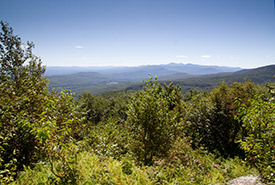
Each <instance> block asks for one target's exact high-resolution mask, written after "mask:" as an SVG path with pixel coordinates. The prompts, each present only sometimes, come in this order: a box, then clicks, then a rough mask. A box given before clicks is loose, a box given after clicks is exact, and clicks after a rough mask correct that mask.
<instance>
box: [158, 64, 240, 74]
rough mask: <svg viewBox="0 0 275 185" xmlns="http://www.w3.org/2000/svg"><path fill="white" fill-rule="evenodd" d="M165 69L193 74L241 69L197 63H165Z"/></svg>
mask: <svg viewBox="0 0 275 185" xmlns="http://www.w3.org/2000/svg"><path fill="white" fill-rule="evenodd" d="M163 67H164V68H165V69H168V70H171V71H177V72H181V73H188V74H191V75H207V74H217V73H225V72H236V71H239V70H241V68H239V67H224V66H204V65H196V64H177V63H170V64H167V65H163Z"/></svg>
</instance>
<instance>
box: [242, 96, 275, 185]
mask: <svg viewBox="0 0 275 185" xmlns="http://www.w3.org/2000/svg"><path fill="white" fill-rule="evenodd" d="M241 113H242V114H243V115H242V116H243V117H242V121H243V126H244V127H245V129H246V131H247V133H248V135H247V136H246V137H244V138H243V139H242V140H241V141H240V142H241V147H242V148H243V149H244V150H245V151H246V154H247V158H248V160H249V161H251V162H252V163H253V164H255V166H256V167H257V168H258V169H259V171H260V173H261V175H262V177H263V178H264V179H266V180H267V181H270V182H272V183H275V103H274V100H273V99H268V100H263V99H262V98H259V97H256V98H255V99H253V100H252V102H251V106H249V107H247V108H246V107H243V108H242V109H241Z"/></svg>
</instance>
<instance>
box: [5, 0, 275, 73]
mask: <svg viewBox="0 0 275 185" xmlns="http://www.w3.org/2000/svg"><path fill="white" fill-rule="evenodd" d="M0 19H1V20H3V21H6V22H8V23H9V25H10V26H11V27H12V28H13V29H14V33H15V34H17V35H18V36H20V37H21V38H22V40H23V41H24V42H25V43H26V42H27V41H33V42H34V44H35V49H34V50H33V52H34V54H35V55H37V56H39V57H40V58H41V60H42V63H43V64H44V65H46V66H138V65H155V64H168V63H171V62H174V63H184V64H186V63H192V64H200V65H218V66H231V67H242V68H255V67H260V66H265V65H270V64H275V13H274V0H0Z"/></svg>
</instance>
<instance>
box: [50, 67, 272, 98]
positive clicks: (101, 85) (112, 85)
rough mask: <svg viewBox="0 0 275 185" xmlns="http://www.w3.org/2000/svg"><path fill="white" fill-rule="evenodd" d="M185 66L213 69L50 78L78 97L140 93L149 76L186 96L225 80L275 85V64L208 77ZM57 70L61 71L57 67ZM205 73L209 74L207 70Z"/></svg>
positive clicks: (106, 71) (107, 71)
mask: <svg viewBox="0 0 275 185" xmlns="http://www.w3.org/2000/svg"><path fill="white" fill-rule="evenodd" d="M164 66H165V67H164ZM184 66H185V67H187V68H188V66H189V70H190V69H191V67H193V69H192V70H195V67H198V71H202V70H203V69H205V70H206V69H208V70H209V66H196V65H191V64H186V65H184V64H182V65H180V64H173V63H172V64H169V65H159V66H140V67H120V68H116V69H114V68H111V67H109V68H106V67H104V68H94V69H93V70H94V71H96V72H87V71H86V72H81V73H75V74H66V75H53V76H48V78H49V80H50V86H49V88H55V89H56V90H63V89H70V90H72V91H73V92H75V93H76V94H77V95H79V94H81V93H82V92H91V93H92V94H101V93H104V92H109V91H114V90H125V89H128V90H140V89H141V88H142V81H143V80H147V79H148V74H152V75H153V76H154V75H157V76H158V79H159V80H160V81H162V82H165V83H170V82H173V83H174V84H178V85H180V87H181V88H182V92H183V93H186V92H188V91H189V90H192V89H198V90H208V89H212V88H213V87H215V86H217V85H218V84H219V83H221V82H222V81H225V82H229V81H230V82H241V81H245V80H251V81H253V82H255V83H259V84H263V83H268V82H274V78H273V75H274V74H275V72H274V71H275V65H269V66H264V67H259V68H255V69H244V70H239V71H236V72H228V71H227V72H220V73H216V74H205V75H195V73H196V72H195V71H193V72H192V74H188V73H184V72H182V71H184V70H183V69H184ZM58 68H60V69H59V73H61V71H62V67H58ZM216 68H217V67H216ZM54 69H55V70H57V68H54ZM64 69H65V73H69V72H72V71H73V69H74V70H83V69H82V68H81V69H79V68H73V67H72V68H65V67H64ZM219 69H220V70H221V69H223V71H226V70H233V71H234V70H236V69H237V68H226V67H224V68H222V67H221V68H219ZM60 70H61V71H60ZM86 70H92V68H87V69H86ZM176 70H177V71H176ZM211 70H213V71H215V66H214V67H213V66H212V68H211ZM50 71H51V68H50ZM66 71H67V72H66ZM204 73H206V71H205V72H204ZM209 73H210V72H209Z"/></svg>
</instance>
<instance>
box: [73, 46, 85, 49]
mask: <svg viewBox="0 0 275 185" xmlns="http://www.w3.org/2000/svg"><path fill="white" fill-rule="evenodd" d="M75 48H77V49H82V48H84V47H83V46H75Z"/></svg>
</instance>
